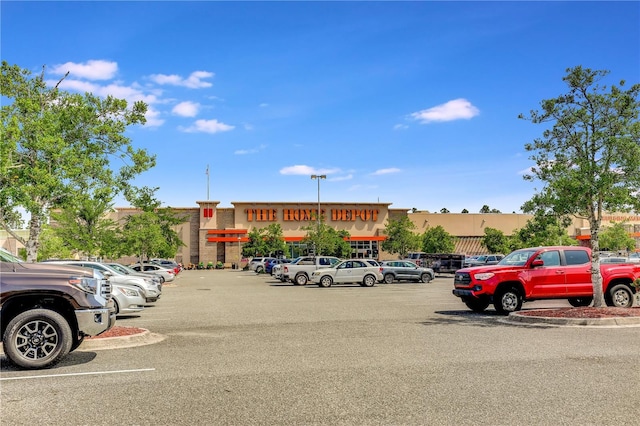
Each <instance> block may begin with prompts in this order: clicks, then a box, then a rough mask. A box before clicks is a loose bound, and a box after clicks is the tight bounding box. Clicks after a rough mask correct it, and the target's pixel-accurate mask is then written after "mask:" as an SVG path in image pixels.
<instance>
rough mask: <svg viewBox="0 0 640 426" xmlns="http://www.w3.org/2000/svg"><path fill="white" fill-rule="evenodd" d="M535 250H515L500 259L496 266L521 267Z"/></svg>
mask: <svg viewBox="0 0 640 426" xmlns="http://www.w3.org/2000/svg"><path fill="white" fill-rule="evenodd" d="M535 252H536V250H517V251H514V252H512V253H509V254H508V255H506V256H505V257H503V258H502V260H501V261H500V262H498V265H508V266H523V265H524V264H525V263H527V260H529V258H530V257H531V256H533V254H534V253H535Z"/></svg>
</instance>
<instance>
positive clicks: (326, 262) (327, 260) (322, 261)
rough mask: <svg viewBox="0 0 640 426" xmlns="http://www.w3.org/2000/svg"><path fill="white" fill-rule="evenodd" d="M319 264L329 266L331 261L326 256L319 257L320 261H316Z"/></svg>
mask: <svg viewBox="0 0 640 426" xmlns="http://www.w3.org/2000/svg"><path fill="white" fill-rule="evenodd" d="M318 263H319V264H320V265H322V266H329V265H331V262H330V261H329V259H327V258H326V257H321V258H320V262H318Z"/></svg>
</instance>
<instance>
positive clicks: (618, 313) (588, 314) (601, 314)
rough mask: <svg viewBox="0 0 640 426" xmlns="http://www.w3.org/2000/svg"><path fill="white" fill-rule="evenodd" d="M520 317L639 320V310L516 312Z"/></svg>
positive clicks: (582, 309) (599, 309)
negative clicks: (630, 318)
mask: <svg viewBox="0 0 640 426" xmlns="http://www.w3.org/2000/svg"><path fill="white" fill-rule="evenodd" d="M518 313H519V314H520V315H525V316H532V317H547V318H619V317H626V318H629V317H633V318H640V308H639V307H633V308H612V307H603V308H593V307H590V306H587V307H580V308H557V309H534V310H525V311H520V312H518Z"/></svg>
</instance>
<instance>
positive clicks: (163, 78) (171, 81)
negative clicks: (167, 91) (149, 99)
mask: <svg viewBox="0 0 640 426" xmlns="http://www.w3.org/2000/svg"><path fill="white" fill-rule="evenodd" d="M213 76H214V74H213V73H212V72H208V71H194V72H192V73H191V74H190V75H189V77H187V78H186V79H185V78H182V77H180V76H179V75H176V74H172V75H167V74H152V75H150V76H149V79H151V81H153V82H154V83H157V84H161V85H164V84H168V85H170V86H182V87H188V88H189V89H202V88H204V87H211V86H212V85H213V84H212V83H210V82H208V81H203V79H205V78H211V77H213Z"/></svg>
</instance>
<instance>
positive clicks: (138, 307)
mask: <svg viewBox="0 0 640 426" xmlns="http://www.w3.org/2000/svg"><path fill="white" fill-rule="evenodd" d="M111 298H112V299H113V303H114V304H115V307H116V315H119V314H120V315H121V314H133V313H136V312H140V311H142V310H143V309H144V305H145V303H146V300H145V299H144V297H142V293H140V291H139V290H138V288H137V287H134V286H131V285H126V284H113V285H112V287H111Z"/></svg>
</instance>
